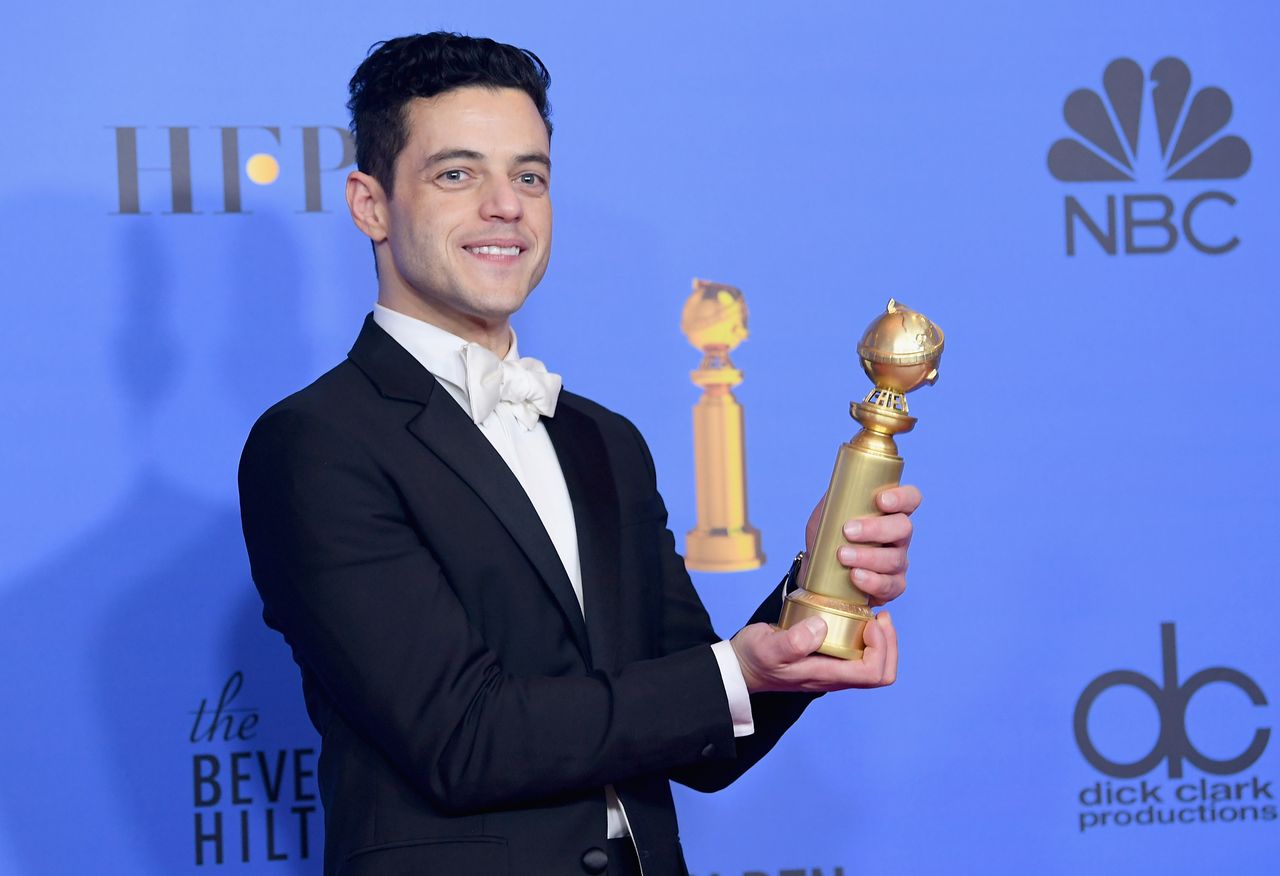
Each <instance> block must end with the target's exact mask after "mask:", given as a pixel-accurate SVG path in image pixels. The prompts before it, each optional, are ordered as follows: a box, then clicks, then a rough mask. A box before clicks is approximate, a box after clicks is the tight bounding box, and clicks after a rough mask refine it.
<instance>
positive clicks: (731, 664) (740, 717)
mask: <svg viewBox="0 0 1280 876" xmlns="http://www.w3.org/2000/svg"><path fill="white" fill-rule="evenodd" d="M711 653H712V654H715V655H716V663H718V664H719V665H720V680H721V681H723V682H724V693H725V696H726V697H728V699H729V717H730V718H732V719H733V738H734V739H737V738H739V737H742V736H750V735H751V734H752V733H755V732H756V724H755V721H754V720H753V719H752V717H751V695H750V694H748V693H747V682H746V681H745V680H744V679H743V677H742V666H741V665H740V664H739V663H738V655H737V654H735V653H734V651H733V645H732V644H731V643H730V642H728V641H724V642H716V643H715V644H714V645H712V646H711Z"/></svg>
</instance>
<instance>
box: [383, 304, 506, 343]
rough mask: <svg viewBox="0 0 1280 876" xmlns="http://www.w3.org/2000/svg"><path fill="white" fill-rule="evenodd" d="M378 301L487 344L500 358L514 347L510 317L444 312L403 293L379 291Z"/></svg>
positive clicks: (469, 339) (472, 340) (463, 336)
mask: <svg viewBox="0 0 1280 876" xmlns="http://www.w3.org/2000/svg"><path fill="white" fill-rule="evenodd" d="M378 303H379V304H381V305H382V306H383V307H385V308H387V309H388V310H394V311H395V312H396V313H400V314H403V315H404V316H409V317H412V318H413V319H417V320H421V321H422V322H426V323H430V324H431V325H433V326H435V327H436V328H439V329H443V330H444V331H447V332H448V333H449V334H451V335H457V336H458V337H460V338H462V339H463V340H465V341H470V342H471V343H473V344H480V345H481V346H482V347H487V348H488V349H489V350H491V351H492V352H493V354H494V355H495V356H497V357H498V358H499V359H502V358H505V357H506V355H507V351H508V350H510V349H511V321H510V320H509V319H507V318H503V319H502V320H500V321H498V322H489V321H486V320H482V319H479V318H476V317H468V316H463V315H460V314H451V313H442V312H440V311H439V310H438V309H437V308H433V307H429V306H427V305H426V304H424V303H423V302H421V301H418V300H416V299H411V300H409V301H404V300H403V297H402V296H394V295H387V294H385V293H384V292H383V291H379V293H378Z"/></svg>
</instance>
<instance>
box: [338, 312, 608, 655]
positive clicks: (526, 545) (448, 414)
mask: <svg viewBox="0 0 1280 876" xmlns="http://www.w3.org/2000/svg"><path fill="white" fill-rule="evenodd" d="M350 358H351V360H352V361H353V362H354V363H355V364H356V365H357V366H358V367H359V368H360V369H361V370H362V371H364V372H365V374H367V375H368V376H369V378H370V379H371V380H372V381H373V382H374V384H375V385H377V387H378V389H379V391H380V392H382V394H383V395H386V396H388V397H391V398H399V399H403V400H406V401H414V402H418V403H419V404H421V405H422V406H423V407H422V411H421V412H420V413H419V414H418V415H417V416H415V417H413V418H412V419H411V420H410V421H409V423H408V429H409V432H410V433H411V434H412V435H413V436H414V437H415V438H417V439H418V440H419V441H421V442H422V444H423V445H425V447H426V449H428V450H430V451H431V452H432V453H434V454H435V455H436V456H437V457H438V458H439V459H440V461H441V462H443V463H444V464H445V465H447V466H448V467H449V468H450V469H452V471H453V472H454V474H456V475H457V476H458V477H459V478H461V479H462V480H463V481H464V482H466V484H467V485H468V486H469V487H470V488H471V489H472V490H473V491H474V492H475V494H476V495H477V496H478V497H479V498H480V500H481V501H482V502H484V503H485V505H487V506H488V507H489V510H490V511H492V512H493V514H494V516H495V517H497V518H498V520H499V521H501V523H502V525H503V527H504V528H505V529H506V530H507V532H508V534H510V536H511V538H512V540H514V541H515V543H516V544H517V545H519V546H520V549H521V551H523V552H524V555H525V556H526V557H527V558H528V559H529V562H530V563H531V564H532V565H533V567H534V568H535V569H536V570H537V572H538V575H539V576H540V577H541V578H542V580H543V582H545V584H546V585H547V588H548V589H549V590H550V591H551V595H552V596H553V597H554V598H555V600H556V602H557V603H559V605H560V610H561V613H562V614H563V615H564V618H565V622H566V624H567V626H568V628H569V631H570V634H571V635H572V636H573V639H574V641H575V643H576V644H577V646H578V648H579V650H580V651H581V652H582V656H583V659H585V660H586V662H587V665H588V666H590V665H591V648H590V644H589V640H588V638H587V628H586V624H585V623H584V622H583V618H582V611H581V610H580V609H579V608H578V599H577V596H575V595H574V592H573V585H572V584H571V583H570V581H569V576H568V575H567V574H566V573H565V570H564V564H563V563H561V561H560V555H559V554H557V553H556V548H555V545H554V544H553V543H552V541H551V537H550V536H549V535H547V531H546V528H545V527H544V526H543V525H542V520H541V518H539V517H538V512H537V511H536V510H534V507H533V503H532V502H530V501H529V497H528V495H527V494H526V493H525V491H524V488H523V487H521V486H520V482H519V481H518V480H516V476H515V475H514V474H512V473H511V469H510V468H508V467H507V464H506V462H505V461H504V460H503V459H502V457H501V456H500V455H499V454H498V451H496V450H494V448H493V445H491V444H490V443H489V442H488V441H487V440H485V437H484V436H483V435H481V434H480V431H479V429H477V428H476V425H475V424H474V423H472V422H471V419H470V418H469V417H468V416H467V415H466V414H465V413H464V412H463V410H462V408H460V407H459V406H458V404H457V403H456V402H454V400H453V399H452V398H450V397H449V394H448V393H447V392H445V391H443V390H442V389H441V388H440V386H439V384H438V383H437V382H436V379H435V378H434V377H433V376H432V375H431V373H430V372H429V371H427V370H426V369H425V368H423V367H422V365H421V364H420V363H419V362H418V361H417V360H416V359H414V358H413V356H412V355H411V354H410V353H409V352H408V351H407V350H405V349H404V348H403V347H401V346H400V345H399V344H397V343H396V342H395V341H394V340H393V339H392V338H391V337H390V336H389V335H388V334H387V333H386V332H384V331H383V330H382V329H381V328H380V327H379V326H378V325H377V323H375V322H374V321H373V319H372V317H370V318H367V319H366V320H365V324H364V328H363V329H362V330H361V332H360V336H359V337H358V338H357V339H356V343H355V346H354V347H353V348H352V350H351V353H350ZM461 537H465V535H462V536H461Z"/></svg>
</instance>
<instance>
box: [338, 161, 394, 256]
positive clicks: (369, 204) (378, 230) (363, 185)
mask: <svg viewBox="0 0 1280 876" xmlns="http://www.w3.org/2000/svg"><path fill="white" fill-rule="evenodd" d="M347 209H349V210H350V211H351V221H352V222H355V223H356V227H357V228H359V229H360V230H361V231H363V232H364V233H365V234H366V235H367V236H368V237H369V239H370V240H372V241H373V242H374V243H375V244H376V243H381V242H382V241H384V240H386V239H387V195H386V193H385V192H384V191H383V190H382V184H381V183H380V182H378V181H377V180H376V179H374V178H373V177H371V176H369V174H367V173H363V172H361V171H359V170H353V171H351V174H350V175H349V176H348V177H347Z"/></svg>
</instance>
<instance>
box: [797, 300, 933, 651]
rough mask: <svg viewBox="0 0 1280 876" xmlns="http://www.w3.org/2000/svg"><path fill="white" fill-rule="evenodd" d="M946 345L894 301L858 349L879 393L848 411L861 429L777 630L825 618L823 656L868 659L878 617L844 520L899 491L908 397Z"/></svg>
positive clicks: (911, 422)
mask: <svg viewBox="0 0 1280 876" xmlns="http://www.w3.org/2000/svg"><path fill="white" fill-rule="evenodd" d="M942 342H943V338H942V329H940V328H938V327H937V326H936V325H934V324H933V323H932V322H930V321H929V319H928V318H927V317H925V315H924V314H922V313H917V312H916V311H914V310H912V309H910V308H909V307H904V306H903V305H901V304H899V303H898V302H896V301H894V300H893V299H892V298H890V299H889V304H888V306H887V307H886V308H885V312H884V313H882V314H880V316H879V317H877V318H876V319H875V321H874V322H872V323H871V325H870V326H868V327H867V330H866V332H865V333H863V335H862V340H861V341H860V342H859V343H858V356H859V357H860V358H861V359H862V370H863V371H865V372H866V373H867V376H868V377H870V378H871V381H872V383H874V384H875V387H874V388H873V389H872V390H871V392H869V393H867V396H866V398H864V399H863V400H862V402H861V403H857V404H851V405H850V406H849V412H850V414H851V415H852V416H853V418H854V419H855V420H857V421H858V422H859V423H860V424H861V425H862V431H860V432H859V433H858V434H857V435H855V436H854V437H853V439H852V440H851V441H850V442H849V443H848V444H844V445H841V447H840V450H839V452H838V453H837V455H836V465H835V471H833V472H832V474H831V485H830V486H829V487H828V488H827V501H826V505H825V506H824V507H823V509H822V517H821V519H820V520H819V523H818V537H817V540H816V541H815V542H814V545H813V552H812V553H810V555H809V556H808V557H807V559H806V561H805V563H804V565H803V572H802V574H801V576H800V581H799V582H798V583H799V588H798V589H796V590H793V591H792V592H791V593H789V594H787V598H786V601H785V602H784V603H783V607H782V616H781V618H779V620H778V626H780V627H782V628H783V629H787V628H789V627H792V626H795V625H796V624H797V623H799V622H800V621H802V620H804V619H805V618H807V617H815V616H816V617H821V618H822V619H823V620H824V621H826V623H827V637H826V640H825V641H824V642H823V643H822V645H821V647H819V648H818V651H819V652H820V653H822V654H828V655H830V656H832V657H842V658H844V659H846V660H859V659H861V657H862V650H863V643H862V631H863V628H864V627H865V626H866V625H867V623H868V622H869V621H871V620H872V619H873V618H874V614H873V613H872V611H871V607H870V605H869V603H870V598H869V597H868V596H867V594H865V593H863V592H862V591H861V590H859V589H858V588H856V587H855V586H853V583H852V582H851V581H850V579H849V570H848V569H847V568H845V567H844V566H842V565H841V564H840V561H839V560H838V559H837V558H836V551H837V550H839V548H840V547H841V545H843V544H844V543H845V538H844V524H845V521H847V520H850V519H852V518H855V517H870V516H873V515H877V514H879V513H880V511H879V509H877V508H876V504H875V499H876V495H877V494H878V493H880V492H881V491H883V490H885V489H888V488H890V487H895V486H897V485H898V483H899V481H900V479H901V477H902V465H903V461H902V457H900V456H898V447H897V445H896V444H895V443H894V440H893V436H894V435H898V434H901V433H903V432H910V431H911V429H912V428H913V427H914V426H915V424H916V418H915V417H912V416H910V415H909V414H908V413H907V398H906V396H907V393H909V392H911V391H912V390H915V389H919V388H920V387H921V386H924V385H925V384H929V385H932V384H933V383H934V382H935V381H937V379H938V361H939V360H940V359H941V358H942Z"/></svg>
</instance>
